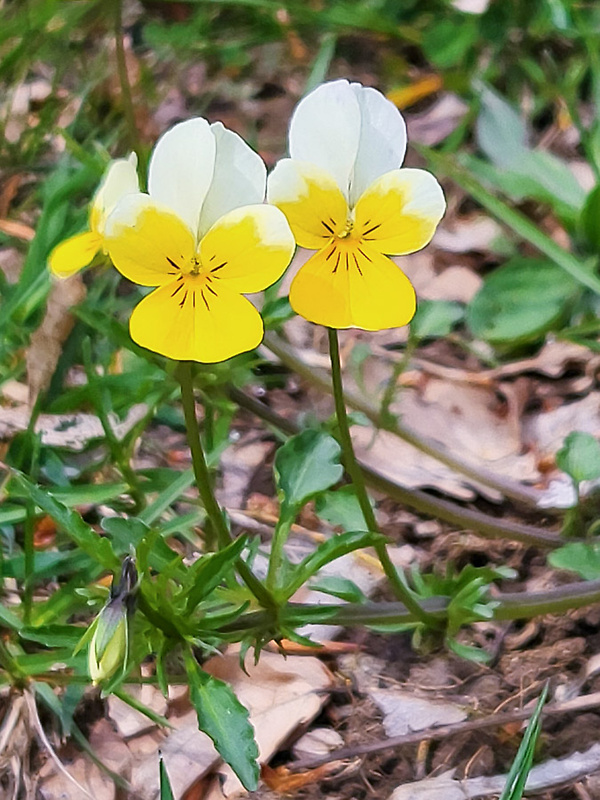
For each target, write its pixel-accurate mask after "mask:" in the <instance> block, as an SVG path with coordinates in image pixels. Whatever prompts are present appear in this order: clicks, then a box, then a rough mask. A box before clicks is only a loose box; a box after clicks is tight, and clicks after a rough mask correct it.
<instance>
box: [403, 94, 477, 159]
mask: <svg viewBox="0 0 600 800" xmlns="http://www.w3.org/2000/svg"><path fill="white" fill-rule="evenodd" d="M468 110H469V106H468V105H467V103H465V102H464V100H461V98H460V97H459V96H458V95H456V94H451V93H449V92H444V93H443V94H442V95H441V97H440V99H439V100H437V101H436V102H435V103H434V104H433V105H432V106H431V107H430V108H428V109H427V111H423V112H422V113H421V114H414V115H411V116H409V117H408V118H407V120H406V123H407V127H408V140H409V141H412V142H420V143H421V144H426V145H428V146H429V147H434V146H435V145H436V144H439V143H440V142H442V141H443V140H444V139H445V138H446V137H447V136H450V134H451V133H452V131H454V130H456V128H458V126H459V125H460V123H461V121H462V119H463V117H464V116H465V114H466V113H467V111H468Z"/></svg>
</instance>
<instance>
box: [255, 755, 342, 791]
mask: <svg viewBox="0 0 600 800" xmlns="http://www.w3.org/2000/svg"><path fill="white" fill-rule="evenodd" d="M339 766H340V762H339V761H331V762H330V763H328V764H322V765H321V766H320V767H316V768H315V769H309V770H305V771H304V772H290V770H289V769H288V768H287V767H284V766H281V767H276V768H275V769H271V767H269V766H268V764H264V765H263V767H262V770H261V778H262V779H263V781H264V782H265V783H266V784H267V786H268V787H269V789H272V790H273V791H274V792H279V793H281V794H286V793H287V792H297V791H298V789H303V788H304V787H305V786H312V785H313V784H315V783H318V782H319V781H322V780H323V779H324V778H326V777H327V776H328V775H331V773H332V772H336V771H337V770H338V769H339Z"/></svg>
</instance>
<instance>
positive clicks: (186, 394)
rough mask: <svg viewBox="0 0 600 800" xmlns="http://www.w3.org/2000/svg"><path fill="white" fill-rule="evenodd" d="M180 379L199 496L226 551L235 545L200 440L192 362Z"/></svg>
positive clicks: (184, 366)
mask: <svg viewBox="0 0 600 800" xmlns="http://www.w3.org/2000/svg"><path fill="white" fill-rule="evenodd" d="M176 375H177V379H178V381H179V384H180V386H181V402H182V404H183V415H184V417H185V427H186V430H187V438H188V444H189V446H190V451H191V454H192V466H193V468H194V475H195V477H196V485H197V487H198V493H199V494H200V499H201V500H202V505H203V506H204V509H205V511H206V514H207V516H208V519H209V521H210V524H211V526H212V529H213V532H214V534H215V536H216V538H217V543H218V547H219V549H220V550H222V549H223V548H224V547H227V545H228V544H229V543H230V541H231V537H230V535H229V529H228V527H227V523H226V522H225V517H224V516H223V512H222V511H221V507H220V506H219V504H218V502H217V498H216V497H215V495H214V492H213V489H212V483H211V479H210V472H209V470H208V465H207V463H206V458H205V457H204V448H203V447H202V441H201V439H200V428H199V427H198V419H197V418H196V403H195V401H194V384H193V378H192V362H191V361H182V362H181V363H180V364H179V365H178V367H177V371H176Z"/></svg>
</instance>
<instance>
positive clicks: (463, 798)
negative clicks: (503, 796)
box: [389, 744, 600, 800]
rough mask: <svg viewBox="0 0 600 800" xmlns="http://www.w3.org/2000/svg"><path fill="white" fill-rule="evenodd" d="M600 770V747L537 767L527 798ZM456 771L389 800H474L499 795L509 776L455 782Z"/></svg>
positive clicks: (397, 792)
mask: <svg viewBox="0 0 600 800" xmlns="http://www.w3.org/2000/svg"><path fill="white" fill-rule="evenodd" d="M598 770H600V744H595V745H593V747H590V749H589V750H586V751H585V752H584V753H573V755H571V756H568V757H567V758H560V759H551V760H549V761H545V762H543V763H542V764H537V765H536V766H534V767H533V768H532V770H531V772H530V773H529V778H528V779H527V789H526V791H527V794H528V795H529V794H530V793H532V794H542V793H543V792H548V791H549V790H550V789H552V788H553V787H555V786H556V787H558V786H564V785H565V784H570V783H573V782H574V781H576V780H578V779H580V778H584V777H586V776H588V775H591V774H592V773H594V772H597V771H598ZM454 772H455V770H450V771H449V772H445V773H444V774H443V775H438V776H437V777H435V778H425V780H422V781H417V782H416V783H407V784H405V785H404V786H399V787H398V788H397V789H396V790H395V791H394V792H393V793H392V794H391V795H390V797H389V800H471V798H473V799H474V798H477V797H489V796H491V795H499V794H500V793H501V792H502V790H503V788H504V786H505V784H506V779H507V777H508V776H507V775H494V776H490V777H480V778H468V779H467V780H458V779H455V778H454Z"/></svg>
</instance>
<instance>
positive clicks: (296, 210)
mask: <svg viewBox="0 0 600 800" xmlns="http://www.w3.org/2000/svg"><path fill="white" fill-rule="evenodd" d="M267 200H268V201H269V203H272V204H273V205H275V206H277V208H280V209H281V210H282V211H283V213H284V214H285V216H286V217H287V220H288V222H289V223H290V227H291V229H292V233H293V234H294V237H295V239H296V242H297V244H299V245H300V247H306V248H308V249H309V250H317V249H320V248H321V247H323V245H324V244H325V243H326V242H327V240H328V239H330V238H331V236H332V235H333V234H334V233H335V232H337V231H339V230H340V229H342V228H343V227H344V225H345V224H346V218H347V216H348V204H347V203H346V200H345V199H344V196H343V194H342V193H341V191H340V189H339V187H338V186H337V184H336V182H335V180H334V179H333V177H332V176H331V175H330V174H329V173H328V172H325V171H324V170H322V169H320V168H319V167H317V166H315V165H314V164H310V163H307V162H305V161H294V159H291V158H284V159H282V160H281V161H279V163H278V164H277V166H276V167H275V169H274V170H273V172H272V173H271V174H270V175H269V180H268V182H267Z"/></svg>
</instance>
